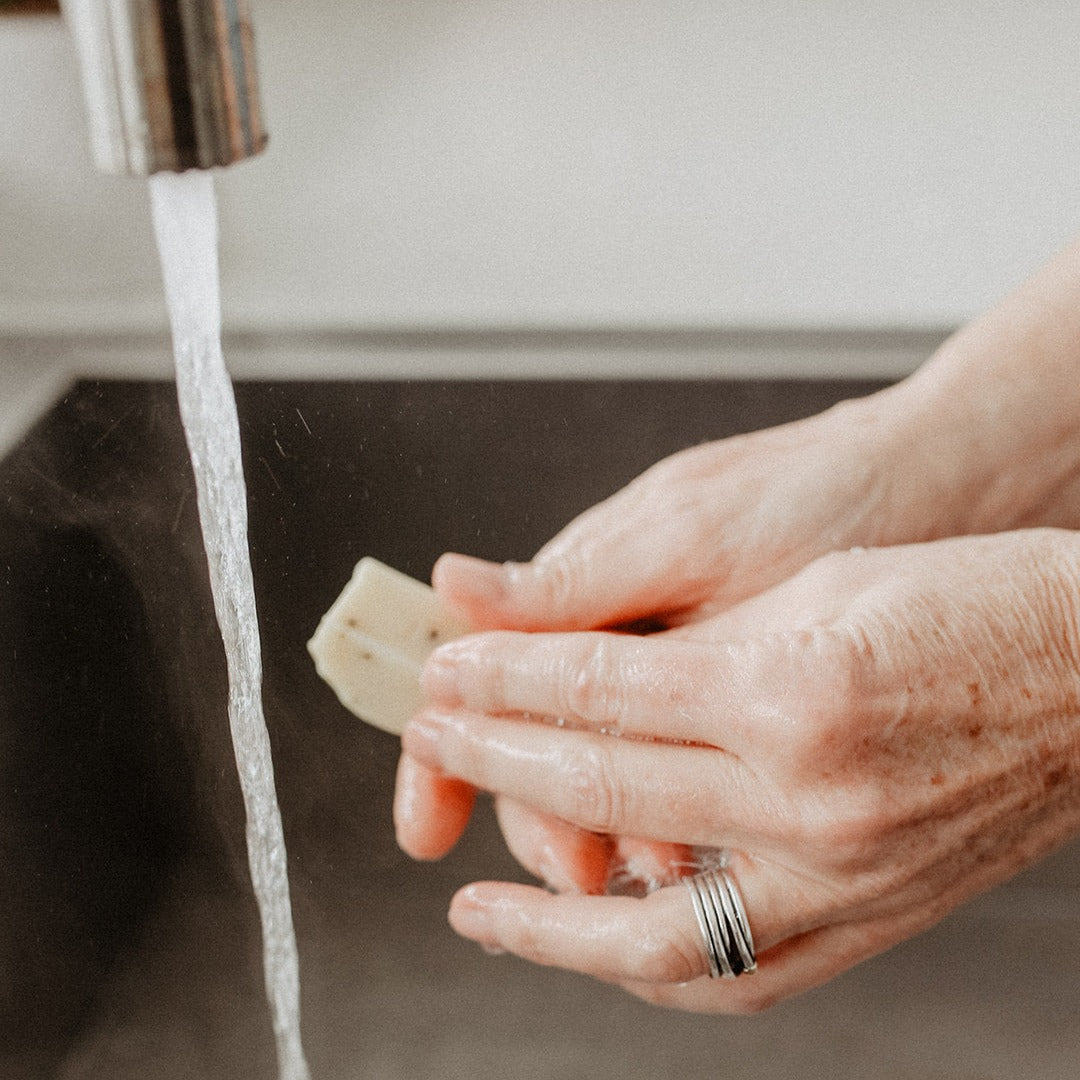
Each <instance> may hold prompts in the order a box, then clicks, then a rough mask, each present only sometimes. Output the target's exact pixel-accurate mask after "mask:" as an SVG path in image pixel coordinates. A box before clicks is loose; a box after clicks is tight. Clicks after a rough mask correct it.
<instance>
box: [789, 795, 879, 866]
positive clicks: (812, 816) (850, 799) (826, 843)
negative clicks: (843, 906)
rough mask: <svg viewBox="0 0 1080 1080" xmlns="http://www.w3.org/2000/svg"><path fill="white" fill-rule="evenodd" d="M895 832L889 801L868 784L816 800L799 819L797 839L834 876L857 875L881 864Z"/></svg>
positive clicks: (796, 828)
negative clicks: (892, 833)
mask: <svg viewBox="0 0 1080 1080" xmlns="http://www.w3.org/2000/svg"><path fill="white" fill-rule="evenodd" d="M891 831H892V830H891V815H890V813H889V805H888V800H887V799H886V798H885V797H884V794H883V792H882V790H881V788H880V787H879V786H878V785H876V784H869V783H868V784H858V785H845V786H843V787H836V788H833V789H831V790H830V791H829V792H828V794H827V795H825V796H821V795H818V796H816V797H815V798H814V799H813V801H812V803H811V805H810V806H809V807H806V808H804V812H803V813H802V814H801V815H799V817H798V821H797V824H796V826H795V830H794V832H795V837H794V839H795V842H796V843H797V844H798V845H799V846H800V848H801V849H802V850H804V851H812V852H814V853H815V856H816V858H817V859H818V860H819V861H820V862H821V864H822V865H824V866H827V867H829V868H830V869H831V870H832V871H833V872H834V873H841V874H848V875H854V874H856V873H861V872H863V871H864V870H865V869H866V868H868V867H870V866H872V865H875V864H876V863H877V861H878V855H879V853H880V852H881V850H882V848H883V847H885V846H887V844H888V842H889V837H890V836H891Z"/></svg>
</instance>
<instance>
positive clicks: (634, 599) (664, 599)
mask: <svg viewBox="0 0 1080 1080" xmlns="http://www.w3.org/2000/svg"><path fill="white" fill-rule="evenodd" d="M636 554H637V553H634V552H630V553H622V552H614V551H595V550H593V551H590V552H588V553H586V552H583V551H581V550H580V549H578V550H574V549H570V550H562V551H560V552H558V553H557V554H548V555H542V556H538V557H537V558H536V559H534V560H533V561H532V562H527V563H514V562H509V563H492V562H486V561H484V560H482V559H476V558H473V557H471V556H468V555H458V554H447V555H443V556H442V557H441V558H440V559H439V560H438V562H437V563H436V564H435V568H434V570H433V571H432V584H433V585H434V586H435V589H436V590H437V591H438V593H439V594H440V596H442V597H443V599H444V600H446V601H447V602H448V603H449V604H450V605H451V606H452V607H454V608H455V609H457V610H460V611H462V612H463V613H464V614H465V615H466V616H467V617H468V620H469V622H470V623H471V625H472V626H473V627H475V628H476V629H477V630H486V629H492V630H494V629H500V630H531V631H536V630H545V631H559V630H591V629H598V628H602V627H617V626H625V625H629V624H632V623H635V622H639V621H642V620H648V619H654V618H657V619H658V618H659V617H661V616H665V615H668V614H671V613H673V612H676V611H679V610H682V609H684V608H686V607H689V606H691V604H692V603H693V602H694V600H693V599H691V598H689V597H688V596H686V595H685V593H686V590H685V589H684V590H682V594H683V595H681V596H680V590H679V589H678V588H677V587H673V585H674V586H677V583H672V582H671V581H670V578H669V580H668V581H667V582H664V581H663V576H664V575H663V574H662V573H657V566H658V563H659V560H658V558H656V557H653V558H649V559H643V558H635V555H636ZM694 599H696V598H694Z"/></svg>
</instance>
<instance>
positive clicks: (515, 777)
mask: <svg viewBox="0 0 1080 1080" xmlns="http://www.w3.org/2000/svg"><path fill="white" fill-rule="evenodd" d="M926 400H928V394H927V391H926V388H925V387H924V386H923V385H921V384H920V380H919V379H917V378H916V379H913V380H909V381H908V382H907V383H904V384H900V385H899V386H898V387H894V388H892V389H891V390H889V391H885V392H883V393H882V394H879V395H876V396H874V397H871V398H867V399H863V400H861V401H858V402H850V403H846V404H844V405H842V406H839V407H837V408H835V409H833V410H830V411H829V412H827V413H824V414H822V415H820V416H818V417H813V418H811V419H809V420H805V421H801V422H799V423H795V424H791V425H787V426H785V427H781V428H776V429H772V430H769V431H765V432H760V433H756V434H753V435H749V436H745V437H740V438H736V439H730V440H725V441H723V442H719V443H713V444H708V445H705V446H702V447H697V448H695V449H692V450H689V451H685V452H683V453H681V454H678V455H675V456H674V457H673V458H670V459H668V460H666V461H664V462H661V463H660V464H659V465H657V466H655V467H654V468H653V469H651V470H649V471H648V472H646V473H645V474H643V476H641V477H640V478H639V479H638V480H636V481H634V482H633V483H632V484H631V485H629V486H628V487H627V488H626V489H624V490H623V491H622V492H620V493H618V494H617V495H615V496H613V497H612V498H611V499H609V500H608V501H607V502H605V503H602V504H600V505H599V506H597V507H595V508H593V509H592V510H590V511H588V512H587V513H586V514H584V515H583V516H582V517H581V518H579V519H578V520H576V521H575V522H573V523H572V524H571V525H570V526H569V527H568V528H567V529H565V530H564V531H563V532H562V533H561V534H560V535H559V536H558V537H556V538H555V539H554V540H553V541H552V542H551V543H550V544H548V545H547V546H546V547H545V548H544V549H543V550H542V551H541V552H540V553H539V554H538V556H537V557H536V558H535V559H534V560H533V561H532V562H531V563H528V564H520V565H508V566H501V567H500V566H494V565H491V564H487V563H480V562H478V561H476V560H472V559H467V558H465V557H463V556H446V557H444V558H443V559H442V560H441V561H440V562H439V564H438V565H437V567H436V570H435V574H434V583H435V586H436V588H437V589H438V590H439V591H440V593H441V594H442V595H443V596H444V597H445V598H446V599H447V600H448V601H449V602H450V603H451V604H453V605H454V606H456V607H458V608H460V609H461V610H462V611H463V612H464V613H465V614H466V615H467V616H468V617H469V618H470V619H471V620H472V623H473V624H474V625H475V626H477V627H478V628H481V629H484V628H490V629H489V630H487V632H481V633H478V634H476V635H473V636H470V637H468V638H465V639H462V640H461V641H459V642H455V643H453V644H451V645H449V646H445V647H444V648H442V649H440V650H438V651H437V652H436V653H435V654H434V655H433V657H432V659H431V661H430V662H429V664H428V667H427V668H426V670H425V673H424V687H425V690H426V692H427V696H428V699H429V702H430V706H429V707H428V708H427V709H426V710H425V711H424V712H422V713H421V714H420V715H419V716H418V717H417V718H416V719H415V720H414V721H413V722H412V724H410V726H409V727H408V728H407V729H406V732H405V734H404V737H403V755H402V759H401V763H400V766H399V774H398V788H397V795H396V799H395V821H396V826H397V831H398V839H399V842H400V844H401V845H402V847H403V848H404V849H405V850H406V851H407V852H409V853H411V854H413V855H415V856H417V857H421V858H434V857H438V856H440V855H441V854H443V853H445V852H446V851H447V850H449V849H450V848H451V847H452V846H453V844H454V843H455V842H456V841H457V839H458V837H459V836H460V834H461V832H462V831H463V829H464V828H465V825H466V823H467V821H468V818H469V815H470V812H471V809H472V805H473V799H474V796H475V792H476V790H477V789H481V790H486V791H490V792H492V793H494V795H495V799H496V809H497V813H498V817H499V821H500V824H501V827H502V830H503V832H504V835H505V836H506V840H507V843H508V845H509V847H510V849H511V851H512V852H513V853H514V855H515V856H516V857H517V858H518V859H519V861H520V862H521V863H522V864H523V865H524V866H525V867H526V868H527V869H529V870H530V871H531V872H533V873H534V874H536V875H537V876H538V877H539V878H541V879H542V880H543V881H544V882H546V883H547V884H548V885H549V887H550V888H551V889H553V890H554V892H552V891H549V890H546V889H542V888H533V887H529V886H522V885H510V884H505V883H496V882H488V883H479V884H475V885H472V886H469V887H467V888H466V889H464V890H462V891H461V892H460V893H459V894H458V895H457V896H456V897H455V898H454V900H453V902H452V905H451V911H450V919H451V923H452V924H453V925H454V927H455V928H456V929H457V930H458V931H459V932H460V933H462V934H463V935H465V936H467V937H469V938H472V939H474V940H477V941H479V942H481V943H482V944H484V945H485V946H487V947H490V948H495V949H501V950H508V951H511V952H514V953H517V954H519V955H522V956H525V957H527V958H529V959H531V960H534V961H536V962H539V963H545V964H556V965H559V966H562V967H566V968H570V969H573V970H577V971H582V972H585V973H588V974H591V975H594V976H596V977H598V978H601V979H604V980H607V981H610V982H614V983H618V984H620V985H622V986H624V987H626V988H627V989H628V990H630V991H631V992H632V993H635V994H637V995H638V996H640V997H643V998H645V999H647V1000H650V1001H654V1002H657V1003H662V1004H667V1005H672V1006H678V1007H682V1008H687V1009H692V1010H697V1011H724V1012H743V1011H756V1010H758V1009H761V1008H763V1007H765V1006H767V1005H770V1004H772V1003H774V1002H776V1001H778V1000H781V999H783V998H785V997H788V996H790V995H792V994H795V993H798V992H800V991H802V990H804V989H807V988H809V987H811V986H813V985H816V984H818V983H820V982H822V981H824V980H826V979H828V978H830V977H832V976H833V975H835V974H837V973H839V972H840V971H843V970H845V969H846V968H848V967H851V966H852V965H854V964H856V963H858V962H859V961H861V960H862V959H865V958H867V957H869V956H871V955H873V954H875V953H877V952H880V951H881V950H883V949H886V948H888V947H889V946H891V945H893V944H895V943H896V942H899V941H901V940H903V939H905V938H907V937H909V936H911V935H913V934H915V933H917V932H919V931H921V930H923V929H924V928H926V927H928V926H930V925H932V924H933V923H934V922H936V921H937V920H939V919H940V918H941V917H942V916H943V915H944V914H945V913H947V912H948V911H949V910H951V909H952V908H954V907H955V906H956V905H958V904H960V903H962V902H963V901H964V900H966V899H967V898H969V897H971V896H972V895H974V894H975V893H977V892H980V891H982V890H984V889H986V888H989V887H990V886H992V885H994V884H996V883H997V882H999V881H1002V880H1004V879H1005V878H1007V877H1009V876H1011V875H1012V874H1014V873H1015V872H1017V871H1018V870H1019V869H1021V868H1022V867H1024V866H1026V865H1028V864H1030V863H1032V862H1033V861H1035V860H1037V859H1038V858H1039V857H1041V856H1042V855H1043V854H1045V853H1046V852H1048V851H1049V850H1051V849H1052V848H1054V847H1056V846H1058V845H1060V844H1061V843H1062V842H1064V841H1065V840H1066V839H1068V838H1069V837H1070V836H1071V835H1072V834H1073V832H1074V831H1075V830H1076V829H1077V828H1078V827H1080V729H1078V719H1077V714H1078V713H1080V544H1078V541H1077V537H1076V536H1075V535H1074V534H1072V533H1071V532H1068V531H1065V530H1061V529H1051V528H1025V529H1022V530H1016V531H1011V532H1002V533H999V534H996V535H972V536H964V535H963V534H965V533H969V532H972V531H975V530H976V529H980V530H981V529H982V528H983V527H984V526H985V524H986V522H985V518H986V515H987V512H988V511H987V509H986V508H987V507H989V506H992V505H999V504H1001V503H1002V498H1001V495H1000V493H999V492H997V491H996V490H991V488H992V485H989V484H987V483H986V482H985V477H984V475H983V473H982V472H980V468H981V467H982V465H984V464H985V463H981V462H974V461H972V462H969V463H968V467H966V469H963V470H961V469H958V468H957V465H956V461H957V458H956V454H955V450H956V447H955V446H954V442H955V440H956V439H957V433H956V432H954V431H952V430H949V426H948V425H942V424H940V423H936V424H932V423H930V413H929V411H928V410H926V409H925V408H924V403H925V402H926ZM936 419H938V420H940V415H939V416H938V417H937V418H936ZM1006 501H1007V500H1006ZM1034 502H1037V500H1034V501H1033V504H1032V505H1034ZM1012 513H1013V515H1014V518H1015V520H1005V515H1003V514H1001V513H1000V512H999V513H998V515H997V516H998V519H999V527H1000V528H1012V527H1013V526H1014V525H1016V524H1018V523H1023V524H1034V523H1037V522H1038V519H1039V515H1038V513H1037V512H1036V511H1034V510H1031V511H1030V512H1029V510H1028V508H1026V507H1021V506H1020V505H1019V503H1014V504H1013V506H1012ZM1046 516H1047V517H1048V519H1050V520H1057V519H1055V518H1054V517H1053V515H1046ZM1058 516H1059V517H1060V515H1058ZM639 620H649V621H650V622H651V623H653V624H654V625H657V626H659V627H661V629H659V630H658V632H655V633H652V634H650V635H648V636H638V635H633V634H626V633H620V632H617V631H616V630H612V629H609V628H612V627H619V626H623V625H626V624H630V623H634V622H636V621H639ZM554 721H558V722H557V723H556V722H554ZM697 847H706V848H724V849H726V850H727V851H729V852H730V857H731V867H732V873H733V876H734V877H735V878H736V880H737V881H738V884H739V886H740V889H741V891H742V893H743V897H744V900H745V904H746V909H747V912H748V915H749V918H750V922H751V925H752V928H753V932H754V937H755V942H756V945H757V951H758V959H759V970H758V973H757V974H756V975H755V976H753V977H752V978H742V979H738V980H736V981H735V982H727V981H723V982H720V981H714V980H710V979H708V978H707V977H704V976H705V975H706V972H707V962H706V958H705V954H704V951H703V942H702V941H701V939H700V932H699V930H698V927H697V924H696V921H695V918H694V915H693V910H692V907H691V904H690V899H689V896H688V894H687V892H686V890H685V889H684V888H682V887H681V885H679V884H678V882H677V878H678V876H679V875H680V873H683V872H685V867H686V865H687V863H688V862H690V861H691V860H692V858H693V855H694V849H695V848H697ZM620 876H623V877H626V876H629V877H632V878H640V879H642V880H644V881H646V882H647V883H648V885H649V890H648V892H647V895H646V896H644V897H643V898H637V897H629V896H624V895H606V894H605V890H606V888H607V886H608V885H609V884H610V883H611V882H612V881H615V882H616V883H618V882H619V878H620Z"/></svg>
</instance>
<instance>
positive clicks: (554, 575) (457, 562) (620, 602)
mask: <svg viewBox="0 0 1080 1080" xmlns="http://www.w3.org/2000/svg"><path fill="white" fill-rule="evenodd" d="M648 475H649V474H645V477H648ZM645 477H642V478H641V479H640V480H639V481H636V482H635V483H633V484H631V485H630V486H629V487H627V488H624V489H623V490H622V491H620V492H618V493H617V494H616V495H614V496H612V497H611V498H610V499H607V500H605V501H604V502H602V503H600V504H598V505H597V506H594V507H592V508H591V509H590V510H588V511H586V512H585V513H584V514H582V515H581V516H580V517H579V518H577V519H576V520H575V521H573V522H571V523H570V525H568V526H567V527H566V528H565V529H564V530H563V531H562V532H561V533H559V535H558V536H556V537H555V538H554V539H553V540H551V541H550V542H549V543H548V544H546V545H545V546H544V548H543V549H542V550H541V551H540V552H539V553H538V554H537V556H536V558H534V559H533V560H532V561H531V562H527V563H505V564H497V563H490V562H485V561H483V560H480V559H474V558H471V557H468V556H464V555H456V554H447V555H444V556H443V557H442V558H441V559H440V560H439V561H438V562H437V563H436V564H435V568H434V571H433V574H432V583H433V584H434V586H435V588H436V589H437V590H438V591H439V593H440V594H442V595H443V596H444V597H445V598H446V599H447V600H449V601H450V602H451V603H452V604H454V606H455V607H459V608H461V609H463V610H465V611H466V612H468V614H469V616H470V618H471V620H472V623H473V625H474V626H478V627H491V628H503V629H515V630H587V629H595V628H598V627H604V626H616V625H621V624H624V623H629V622H633V621H635V620H638V619H643V618H648V617H651V616H656V615H660V614H664V613H667V612H671V611H679V610H682V609H684V608H686V607H689V606H691V605H692V604H695V603H697V602H698V601H699V600H700V599H702V597H703V596H704V595H705V594H706V593H707V592H708V590H709V587H710V584H711V585H715V582H711V583H709V582H707V581H706V580H705V576H704V575H702V574H700V573H699V574H698V575H696V576H695V575H694V574H691V573H689V572H688V571H687V568H686V567H685V566H684V565H682V564H685V563H686V562H687V561H688V557H687V552H688V551H689V550H693V548H694V537H695V536H696V535H697V534H699V533H700V532H701V531H702V529H703V527H704V526H703V518H704V505H703V504H702V503H698V502H695V501H694V500H689V499H687V500H682V501H680V502H679V503H678V504H677V505H676V506H675V507H673V508H671V510H670V512H668V513H663V514H658V513H657V512H656V509H655V507H656V497H655V495H653V496H650V495H649V494H648V493H647V492H646V490H645V488H646V487H647V486H649V482H648V481H647V480H646V479H645ZM643 481H644V483H643ZM654 486H655V485H654ZM665 495H666V493H665Z"/></svg>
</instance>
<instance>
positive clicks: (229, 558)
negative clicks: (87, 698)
mask: <svg viewBox="0 0 1080 1080" xmlns="http://www.w3.org/2000/svg"><path fill="white" fill-rule="evenodd" d="M150 196H151V205H152V209H153V217H154V228H155V231H156V234H157V243H158V251H159V254H160V256H161V265H162V273H163V277H164V281H165V295H166V300H167V302H168V308H169V320H170V323H171V325H172V335H173V351H174V354H175V359H176V384H177V394H178V397H179V401H180V415H181V418H182V420H183V424H184V432H185V436H186V438H187V443H188V449H189V452H190V454H191V463H192V467H193V469H194V473H195V485H196V490H197V493H198V504H199V520H200V522H201V523H202V530H203V541H204V544H205V546H206V555H207V561H208V562H209V566H210V584H211V587H212V590H213V596H214V609H215V611H216V612H217V619H218V624H219V626H220V628H221V636H222V640H223V641H224V644H225V655H226V660H227V665H228V677H229V703H228V714H229V727H230V731H231V733H232V741H233V750H234V752H235V755H236V765H237V770H238V772H239V774H240V787H241V790H242V793H243V798H244V808H245V811H246V814H247V844H248V863H249V866H250V870H251V880H252V884H253V886H254V891H255V898H256V901H257V903H258V908H259V916H260V919H261V921H262V937H263V965H264V975H265V980H266V994H267V998H268V1000H269V1003H270V1010H271V1018H272V1021H273V1027H274V1037H275V1040H276V1043H277V1057H278V1070H279V1075H280V1077H281V1080H307V1077H308V1076H309V1073H308V1067H307V1062H306V1061H305V1058H304V1051H303V1047H302V1045H301V1041H300V976H299V960H298V956H297V948H296V935H295V933H294V931H293V921H292V907H291V904H290V900H289V879H288V873H287V867H286V857H285V838H284V835H283V832H282V827H281V813H280V810H279V808H278V803H277V796H276V794H275V790H274V767H273V762H272V761H271V758H270V739H269V735H268V733H267V730H266V721H265V719H264V717H263V707H262V655H261V646H260V642H259V627H258V622H257V619H256V611H255V592H254V588H253V585H252V576H251V559H250V555H249V552H248V540H247V493H246V490H245V486H244V474H243V470H242V466H241V457H240V427H239V423H238V420H237V415H236V402H235V399H234V397H233V389H232V383H231V381H230V379H229V375H228V372H227V371H226V368H225V361H224V357H223V355H222V350H221V301H220V289H219V283H218V259H217V206H216V202H215V198H214V186H213V176H212V174H211V173H209V172H205V171H202V170H192V171H190V172H186V173H182V174H179V175H174V174H172V173H158V174H156V175H154V176H152V177H151V178H150Z"/></svg>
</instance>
